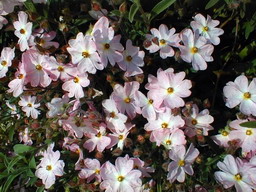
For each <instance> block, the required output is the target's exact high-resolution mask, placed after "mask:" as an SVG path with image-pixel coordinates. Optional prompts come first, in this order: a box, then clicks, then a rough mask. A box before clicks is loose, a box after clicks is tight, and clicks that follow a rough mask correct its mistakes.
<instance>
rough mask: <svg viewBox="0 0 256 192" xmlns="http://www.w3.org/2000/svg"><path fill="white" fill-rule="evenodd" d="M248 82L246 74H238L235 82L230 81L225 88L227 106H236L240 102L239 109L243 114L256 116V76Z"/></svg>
mask: <svg viewBox="0 0 256 192" xmlns="http://www.w3.org/2000/svg"><path fill="white" fill-rule="evenodd" d="M248 84H249V82H248V79H247V77H246V76H244V75H240V76H238V77H237V78H236V79H235V81H234V82H232V81H229V82H228V83H227V84H226V86H225V87H224V88H223V93H224V96H225V98H226V106H227V107H229V108H234V107H236V106H237V105H239V104H240V106H239V109H240V111H241V112H242V113H243V114H245V115H253V116H256V78H253V80H252V81H251V82H250V84H249V85H248Z"/></svg>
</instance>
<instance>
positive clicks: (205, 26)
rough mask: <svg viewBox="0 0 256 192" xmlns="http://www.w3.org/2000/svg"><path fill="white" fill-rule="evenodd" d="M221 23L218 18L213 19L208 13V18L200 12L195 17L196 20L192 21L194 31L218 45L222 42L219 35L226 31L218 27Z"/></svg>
mask: <svg viewBox="0 0 256 192" xmlns="http://www.w3.org/2000/svg"><path fill="white" fill-rule="evenodd" d="M219 23H220V22H219V21H218V20H213V19H212V18H211V17H210V16H209V15H207V19H205V17H204V16H203V15H202V14H200V13H198V14H197V15H196V16H195V17H194V21H191V23H190V25H191V27H192V28H193V31H194V32H197V33H199V34H200V35H202V36H204V37H205V38H206V39H207V40H208V41H210V42H211V43H212V44H214V45H218V44H219V43H220V38H219V36H220V35H222V34H223V33H224V30H223V29H220V28H216V26H217V25H219Z"/></svg>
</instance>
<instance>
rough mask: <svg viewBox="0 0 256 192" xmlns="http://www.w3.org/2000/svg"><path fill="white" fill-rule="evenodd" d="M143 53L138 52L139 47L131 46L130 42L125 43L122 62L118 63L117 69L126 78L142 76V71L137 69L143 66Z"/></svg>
mask: <svg viewBox="0 0 256 192" xmlns="http://www.w3.org/2000/svg"><path fill="white" fill-rule="evenodd" d="M144 56H145V53H144V51H140V50H139V47H135V46H133V45H132V41H131V40H130V39H128V40H127V41H126V50H125V51H123V60H122V61H120V62H118V63H117V64H118V65H119V67H120V68H121V69H122V70H123V71H126V72H125V74H124V75H125V76H126V77H130V76H134V75H138V74H142V73H143V71H142V69H141V68H139V67H143V66H144V61H143V59H144Z"/></svg>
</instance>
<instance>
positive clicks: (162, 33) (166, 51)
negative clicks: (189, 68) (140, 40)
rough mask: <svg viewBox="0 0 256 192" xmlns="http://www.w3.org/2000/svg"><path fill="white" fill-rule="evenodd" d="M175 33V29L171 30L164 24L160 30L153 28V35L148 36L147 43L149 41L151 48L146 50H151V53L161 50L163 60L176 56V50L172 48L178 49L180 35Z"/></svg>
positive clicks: (148, 47)
mask: <svg viewBox="0 0 256 192" xmlns="http://www.w3.org/2000/svg"><path fill="white" fill-rule="evenodd" d="M175 31H176V30H175V29H174V28H171V29H170V30H169V29H168V27H167V26H166V25H164V24H161V25H160V26H159V30H157V29H156V28H152V29H151V30H150V32H151V33H152V35H150V34H147V35H146V37H147V40H146V41H149V46H146V47H145V48H146V49H147V50H149V52H150V53H155V52H157V51H158V50H160V57H161V58H162V59H166V58H167V57H172V56H174V50H173V48H172V47H171V46H174V47H177V46H178V45H179V42H180V38H179V34H175Z"/></svg>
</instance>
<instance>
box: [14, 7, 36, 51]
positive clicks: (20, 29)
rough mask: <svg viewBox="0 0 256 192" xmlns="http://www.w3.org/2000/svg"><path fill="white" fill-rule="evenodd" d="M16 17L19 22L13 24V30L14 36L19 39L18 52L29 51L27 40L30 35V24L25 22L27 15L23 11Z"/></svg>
mask: <svg viewBox="0 0 256 192" xmlns="http://www.w3.org/2000/svg"><path fill="white" fill-rule="evenodd" d="M18 17H19V20H18V21H15V22H13V26H14V28H15V32H14V34H15V35H16V36H17V37H18V38H19V41H18V44H19V45H20V50H21V51H25V50H26V49H29V46H28V40H29V38H30V35H31V33H32V23H31V22H27V20H28V15H27V14H26V13H25V12H24V11H20V12H19V14H18Z"/></svg>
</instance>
